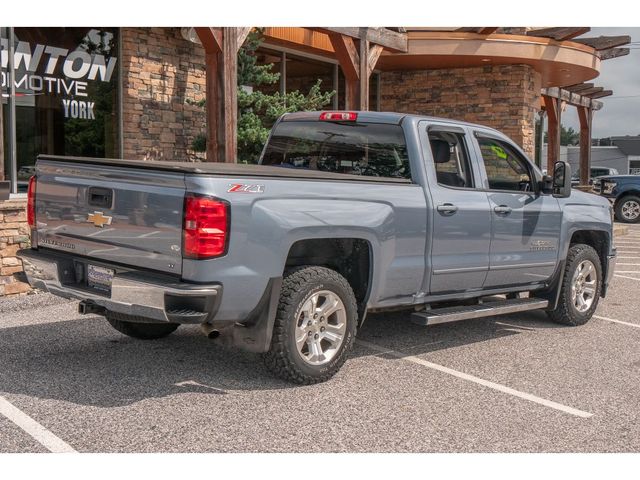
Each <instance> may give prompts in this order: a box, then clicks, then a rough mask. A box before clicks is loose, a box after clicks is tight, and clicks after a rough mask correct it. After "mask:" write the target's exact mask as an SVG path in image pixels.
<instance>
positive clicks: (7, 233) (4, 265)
mask: <svg viewBox="0 0 640 480" xmlns="http://www.w3.org/2000/svg"><path fill="white" fill-rule="evenodd" d="M26 204H27V202H26V200H11V201H4V202H0V296H3V295H6V296H11V295H18V294H20V293H25V292H28V291H30V290H31V288H30V287H29V285H28V284H27V283H25V282H23V281H22V280H23V279H21V278H20V277H18V276H16V275H15V274H19V273H20V272H22V261H21V260H20V259H19V258H17V257H16V252H17V251H18V250H19V249H21V248H27V247H28V246H29V242H30V240H29V227H28V225H27V213H26Z"/></svg>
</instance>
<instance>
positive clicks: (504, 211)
mask: <svg viewBox="0 0 640 480" xmlns="http://www.w3.org/2000/svg"><path fill="white" fill-rule="evenodd" d="M493 211H494V212H496V213H497V214H498V215H509V214H510V213H511V207H507V206H506V205H499V206H497V207H495V208H494V209H493Z"/></svg>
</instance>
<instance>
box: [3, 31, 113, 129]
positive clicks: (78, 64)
mask: <svg viewBox="0 0 640 480" xmlns="http://www.w3.org/2000/svg"><path fill="white" fill-rule="evenodd" d="M0 45H1V47H2V51H1V52H0V63H1V65H2V87H3V88H6V87H7V85H8V78H7V77H8V76H7V68H8V64H9V54H8V50H9V48H8V47H9V42H8V40H7V39H6V38H2V39H0ZM116 61H117V58H116V57H112V56H105V55H102V54H97V53H94V54H90V53H88V52H86V51H85V50H81V49H76V50H73V51H69V49H66V48H59V47H55V46H51V45H42V44H39V43H38V44H36V45H32V44H30V43H29V42H24V41H20V42H18V44H17V45H16V48H15V52H14V57H13V66H14V72H15V78H14V85H15V88H16V90H17V91H19V92H22V93H28V94H35V95H42V94H48V95H56V96H61V97H63V98H62V99H61V104H60V106H61V108H62V111H63V112H64V116H65V118H81V119H87V120H93V119H95V114H94V107H95V102H94V101H91V99H89V98H88V97H89V94H88V92H87V86H88V82H89V81H99V82H109V81H110V80H111V77H112V76H113V73H114V71H115V67H116Z"/></svg>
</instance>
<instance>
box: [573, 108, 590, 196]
mask: <svg viewBox="0 0 640 480" xmlns="http://www.w3.org/2000/svg"><path fill="white" fill-rule="evenodd" d="M577 108H578V119H579V120H580V185H583V186H584V185H589V177H590V176H591V124H592V120H593V110H592V108H591V107H577Z"/></svg>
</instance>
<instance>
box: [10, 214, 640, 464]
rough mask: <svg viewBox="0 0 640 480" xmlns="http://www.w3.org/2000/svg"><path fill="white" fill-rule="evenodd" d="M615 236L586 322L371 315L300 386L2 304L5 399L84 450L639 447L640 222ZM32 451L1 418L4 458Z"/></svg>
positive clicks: (184, 333) (195, 344)
mask: <svg viewBox="0 0 640 480" xmlns="http://www.w3.org/2000/svg"><path fill="white" fill-rule="evenodd" d="M619 242H620V243H619V250H620V257H628V258H624V259H621V260H619V263H627V264H629V265H620V264H619V265H618V271H622V272H625V273H620V274H619V275H618V276H616V277H615V279H614V282H613V285H612V289H611V291H610V293H609V295H608V296H607V298H606V299H605V300H604V301H602V302H601V304H600V306H599V308H598V311H597V316H598V317H600V318H594V319H592V321H591V322H589V323H588V324H587V325H585V326H583V327H578V328H569V327H562V326H559V325H556V324H553V323H550V322H549V321H548V320H547V319H546V316H545V315H544V313H542V312H527V313H523V314H514V315H508V316H501V317H494V318H488V319H480V320H475V321H473V320H472V321H467V322H458V323H455V324H448V325H447V324H444V325H439V326H433V327H428V328H425V327H419V326H416V325H414V324H412V323H410V322H409V320H408V316H407V315H406V314H387V315H373V316H371V317H370V318H369V319H368V320H367V323H366V325H365V327H364V328H363V330H362V331H361V332H360V334H359V341H360V343H358V344H357V345H356V347H355V349H354V351H353V353H352V355H351V357H350V359H349V360H348V361H347V363H346V365H345V366H344V368H343V369H342V370H341V371H340V373H339V374H338V375H337V376H336V377H335V378H334V379H333V380H331V381H329V382H327V383H324V384H321V385H314V386H307V387H296V386H292V385H290V384H287V383H285V382H282V381H280V380H277V379H274V378H272V377H270V376H269V374H268V372H267V371H266V370H265V369H264V367H263V366H262V364H261V362H260V359H259V357H258V356H256V355H253V354H249V353H244V352H240V351H234V350H227V349H224V348H222V347H219V346H216V345H213V344H212V343H211V342H210V341H208V340H207V339H206V338H205V337H204V336H202V335H201V334H200V333H199V330H198V328H197V327H186V326H183V327H181V328H180V329H178V330H177V331H176V332H175V334H173V335H171V336H170V337H168V338H166V339H162V340H158V341H153V342H144V341H136V340H133V339H130V338H127V337H124V336H122V335H121V334H119V333H118V332H116V331H115V330H113V329H112V328H111V327H110V326H109V325H108V324H107V323H106V321H105V320H104V319H102V318H101V317H98V316H80V315H78V314H77V313H76V312H77V310H76V309H77V306H76V302H70V301H66V300H62V299H59V298H56V297H52V296H50V295H46V294H37V295H29V296H25V297H20V298H17V299H8V300H4V301H0V364H1V365H3V368H2V369H1V370H0V396H1V397H4V398H5V399H6V400H8V401H9V402H11V404H13V405H14V406H15V407H17V408H19V409H20V410H21V411H22V412H24V414H26V415H28V416H29V417H31V418H32V419H34V420H35V421H37V422H38V423H40V424H41V425H42V426H44V427H45V428H46V429H48V431H49V432H51V433H52V434H53V435H55V436H56V437H57V438H59V439H61V440H63V441H64V442H66V443H67V444H69V445H70V446H71V447H72V448H74V449H75V450H78V451H82V452H264V451H269V452H318V451H332V452H345V451H346V452H542V451H544V452H567V451H569V452H596V451H597V452H628V451H632V452H636V451H639V450H640V418H638V417H639V416H640V412H639V411H638V408H637V405H638V401H639V400H640V382H639V381H638V380H639V379H640V351H639V349H638V343H639V342H640V319H639V318H638V316H637V312H638V310H639V309H640V296H639V295H638V294H637V292H638V291H639V290H638V287H639V285H638V282H639V281H640V253H634V252H640V226H637V227H636V226H633V227H631V228H630V229H629V233H628V235H625V236H621V237H619ZM634 247H635V248H637V250H636V249H635V248H634ZM633 257H637V258H633ZM604 318H608V319H610V320H605V319H604ZM611 320H616V322H614V321H611ZM620 322H626V323H620ZM374 347H375V348H374ZM434 365H435V366H434ZM442 367H445V369H442ZM447 368H448V369H451V370H446V369H447ZM510 389H511V390H510ZM550 402H552V403H550ZM571 409H573V410H571ZM576 411H577V412H582V414H584V415H583V416H580V415H577V414H575V413H571V412H576ZM42 451H46V448H44V447H43V445H42V444H41V443H39V442H38V441H36V440H35V439H34V438H32V436H30V435H29V434H27V433H26V432H25V431H24V430H23V429H21V428H19V427H18V426H16V425H15V424H14V423H12V422H10V421H9V420H8V419H7V418H5V417H4V416H3V415H1V414H0V452H42Z"/></svg>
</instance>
